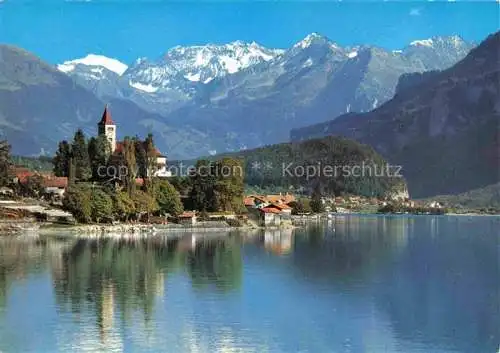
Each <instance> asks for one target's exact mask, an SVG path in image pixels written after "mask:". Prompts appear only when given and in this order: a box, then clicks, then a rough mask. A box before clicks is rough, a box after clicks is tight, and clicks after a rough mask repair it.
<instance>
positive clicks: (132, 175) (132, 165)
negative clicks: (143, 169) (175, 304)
mask: <svg viewBox="0 0 500 353" xmlns="http://www.w3.org/2000/svg"><path fill="white" fill-rule="evenodd" d="M123 162H124V163H125V166H126V167H127V175H126V177H125V186H126V188H127V192H128V194H129V196H130V197H132V195H133V194H134V191H135V179H136V177H137V160H136V158H135V140H134V139H131V138H130V137H128V136H127V137H125V139H124V140H123Z"/></svg>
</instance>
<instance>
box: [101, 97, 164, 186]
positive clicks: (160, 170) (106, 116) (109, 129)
mask: <svg viewBox="0 0 500 353" xmlns="http://www.w3.org/2000/svg"><path fill="white" fill-rule="evenodd" d="M97 133H98V134H99V135H104V136H106V137H107V139H108V141H109V143H110V145H111V154H118V153H121V152H122V151H123V141H117V140H116V124H115V122H114V121H113V119H112V118H111V113H110V112H109V109H108V106H107V105H106V107H105V108H104V113H103V114H102V118H101V121H99V123H98V124H97ZM155 155H156V165H157V167H156V170H155V172H154V176H155V177H159V178H168V177H170V176H172V173H171V172H170V171H169V170H168V169H167V157H166V156H164V155H162V154H161V152H160V151H159V150H158V149H157V148H156V147H155Z"/></svg>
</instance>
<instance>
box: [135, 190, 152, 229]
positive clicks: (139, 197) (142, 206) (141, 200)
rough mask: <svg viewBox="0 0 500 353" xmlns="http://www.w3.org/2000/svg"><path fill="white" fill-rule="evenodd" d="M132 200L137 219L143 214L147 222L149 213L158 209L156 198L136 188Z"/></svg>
mask: <svg viewBox="0 0 500 353" xmlns="http://www.w3.org/2000/svg"><path fill="white" fill-rule="evenodd" d="M132 200H133V201H134V205H135V212H136V213H137V214H138V218H139V219H140V218H141V216H142V215H144V214H145V215H146V217H147V221H148V222H149V215H150V214H151V213H152V212H154V211H157V210H158V204H157V203H156V200H155V199H154V198H153V197H151V196H150V195H148V194H147V193H145V192H144V191H140V190H136V191H135V192H134V193H133V195H132Z"/></svg>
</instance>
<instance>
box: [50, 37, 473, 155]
mask: <svg viewBox="0 0 500 353" xmlns="http://www.w3.org/2000/svg"><path fill="white" fill-rule="evenodd" d="M473 46H474V44H473V43H469V42H466V41H464V40H463V39H461V38H460V37H458V36H450V37H434V38H431V39H426V40H416V41H414V42H411V43H409V44H408V45H407V46H406V47H405V48H402V49H401V50H395V51H391V50H385V49H382V48H378V47H375V46H370V45H361V46H356V47H342V46H340V45H338V44H336V43H335V42H333V41H331V40H330V39H328V38H326V37H324V36H321V35H319V34H316V33H312V34H310V35H308V36H307V37H305V38H304V39H303V40H301V41H299V42H297V43H296V44H295V45H293V46H292V47H291V48H288V49H286V50H284V49H275V48H265V47H263V46H261V45H259V44H257V43H255V42H253V43H244V42H241V41H236V42H233V43H229V44H224V45H215V44H207V45H204V46H192V47H179V46H178V47H174V48H172V49H170V50H168V51H167V52H166V53H165V54H164V55H162V56H161V57H160V58H158V59H156V60H149V59H147V58H140V59H137V60H136V61H135V62H134V63H132V64H131V65H130V66H128V65H126V64H123V63H121V62H119V61H117V60H115V59H110V58H107V57H105V56H99V55H94V54H92V55H88V56H87V57H85V58H82V59H74V60H69V61H67V62H64V63H62V64H59V65H57V68H58V69H59V70H60V71H61V72H64V73H65V74H67V75H68V76H70V77H71V78H73V79H74V81H75V82H77V83H78V84H79V85H80V86H82V87H84V88H86V89H87V90H89V91H91V92H92V93H94V95H95V96H96V97H97V98H98V99H100V100H101V101H102V102H108V103H111V109H112V111H114V110H115V109H116V106H121V105H122V103H123V102H124V101H126V102H127V103H128V104H130V102H131V103H133V104H134V105H135V106H137V107H138V109H140V110H141V111H143V112H144V114H155V116H160V117H156V118H153V117H151V118H149V117H148V118H146V119H139V118H138V117H136V116H132V115H131V114H127V113H124V114H123V115H122V114H121V110H122V109H120V108H118V109H119V110H120V115H119V116H118V115H117V114H114V115H115V117H116V120H117V121H118V122H119V123H120V122H122V123H124V124H125V122H126V124H129V123H130V120H133V121H134V122H135V123H136V124H139V125H140V126H141V128H142V129H149V130H152V131H154V133H155V136H156V141H157V143H158V144H159V146H160V148H162V149H163V150H165V151H166V152H167V154H169V155H170V156H172V157H174V158H192V157H196V156H199V155H206V154H213V153H220V152H225V151H237V150H241V149H247V148H252V147H257V146H261V145H265V144H271V143H277V142H283V141H287V140H288V137H289V130H290V129H291V128H296V127H301V126H305V125H309V124H314V123H318V122H322V121H326V120H329V119H332V118H334V117H336V116H338V115H340V114H343V113H346V112H364V111H369V110H371V109H373V108H375V107H377V106H379V105H380V104H382V103H383V102H385V101H387V100H389V99H390V98H392V96H393V95H394V93H395V91H396V86H397V84H398V78H399V76H400V75H401V74H404V73H413V72H424V71H428V70H440V69H444V68H447V67H449V66H451V65H453V64H454V63H456V62H457V61H458V60H460V59H462V58H463V57H465V55H466V54H467V53H468V52H469V51H470V49H471V48H472V47H473ZM119 128H120V127H119ZM119 131H120V130H119ZM122 131H123V133H129V132H128V131H126V130H125V131H124V130H122ZM173 132H175V134H174V133H173ZM179 132H181V133H180V136H182V138H179Z"/></svg>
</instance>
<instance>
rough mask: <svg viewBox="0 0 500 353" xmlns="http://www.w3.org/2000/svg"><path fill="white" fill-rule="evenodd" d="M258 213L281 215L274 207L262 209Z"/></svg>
mask: <svg viewBox="0 0 500 353" xmlns="http://www.w3.org/2000/svg"><path fill="white" fill-rule="evenodd" d="M260 211H261V212H264V213H281V211H280V210H278V209H277V208H274V207H263V208H261V209H260Z"/></svg>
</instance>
